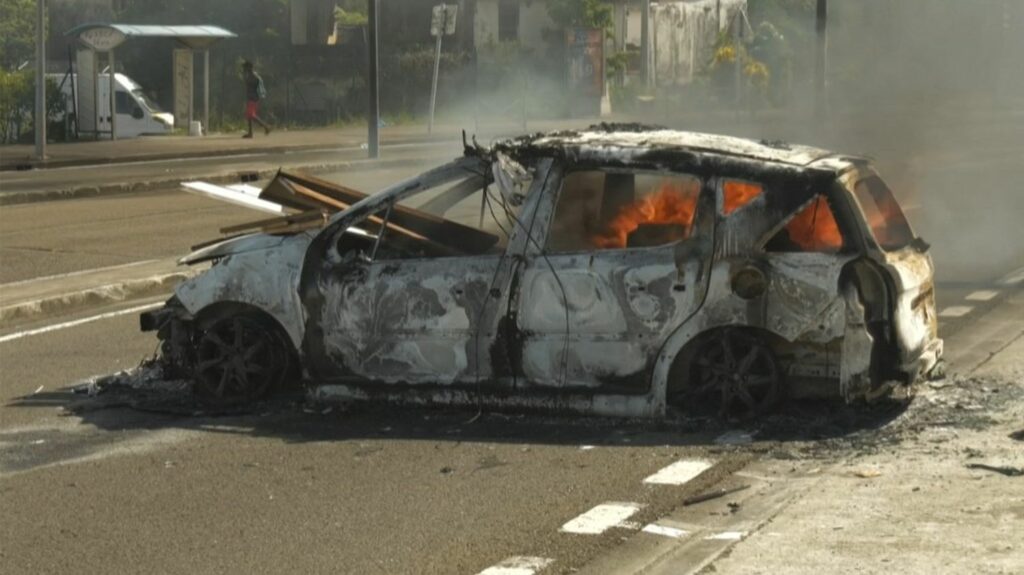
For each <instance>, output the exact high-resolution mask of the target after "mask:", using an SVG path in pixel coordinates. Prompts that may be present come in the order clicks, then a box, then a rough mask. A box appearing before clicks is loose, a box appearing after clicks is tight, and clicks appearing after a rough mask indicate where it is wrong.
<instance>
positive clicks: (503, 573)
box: [479, 557, 554, 575]
mask: <svg viewBox="0 0 1024 575" xmlns="http://www.w3.org/2000/svg"><path fill="white" fill-rule="evenodd" d="M553 562H554V560H553V559H548V558H546V557H509V558H508V559H505V560H504V561H502V562H501V563H498V564H497V565H494V566H493V567H488V568H487V569H484V570H483V571H481V572H480V573H479V575H533V574H534V573H536V572H538V571H540V570H541V569H543V568H545V567H547V566H548V565H551V563H553Z"/></svg>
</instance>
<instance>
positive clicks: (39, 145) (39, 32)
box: [34, 0, 47, 160]
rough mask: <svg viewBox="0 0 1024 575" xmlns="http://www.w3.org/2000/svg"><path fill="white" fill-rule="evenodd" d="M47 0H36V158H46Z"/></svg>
mask: <svg viewBox="0 0 1024 575" xmlns="http://www.w3.org/2000/svg"><path fill="white" fill-rule="evenodd" d="M45 15H46V0H36V118H35V122H34V123H35V129H36V130H35V131H36V159H37V160H45V159H46V121H47V117H46V22H45Z"/></svg>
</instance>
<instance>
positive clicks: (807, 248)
mask: <svg viewBox="0 0 1024 575" xmlns="http://www.w3.org/2000/svg"><path fill="white" fill-rule="evenodd" d="M842 247H843V235H842V234H841V233H840V231H839V224H838V223H836V218H835V215H834V214H833V213H832V208H831V207H830V206H829V204H828V200H827V199H825V196H821V195H819V196H817V197H815V198H814V200H812V201H811V203H810V204H808V205H807V206H805V207H804V208H803V209H802V210H800V212H799V213H797V215H796V216H794V217H793V219H791V220H790V221H789V223H788V224H786V226H785V227H784V228H782V229H781V230H779V232H778V233H777V234H775V235H774V236H773V237H772V239H770V240H768V242H767V243H766V244H765V248H764V249H765V251H769V252H818V253H828V254H834V253H837V252H839V251H840V250H841V249H842Z"/></svg>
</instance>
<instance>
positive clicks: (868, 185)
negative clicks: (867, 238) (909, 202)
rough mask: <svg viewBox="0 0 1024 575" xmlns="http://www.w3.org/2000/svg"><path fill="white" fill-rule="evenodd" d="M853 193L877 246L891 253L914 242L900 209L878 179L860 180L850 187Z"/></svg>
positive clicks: (883, 183)
mask: <svg viewBox="0 0 1024 575" xmlns="http://www.w3.org/2000/svg"><path fill="white" fill-rule="evenodd" d="M853 192H854V195H855V196H856V197H857V203H858V204H860V207H861V210H862V211H863V212H864V217H865V219H866V220H867V223H868V226H869V227H870V228H871V234H872V235H873V236H874V237H875V241H876V242H878V245H879V247H881V248H882V249H884V250H886V251H895V250H900V249H903V248H905V247H907V246H908V245H909V244H910V242H912V241H913V240H914V234H913V232H912V231H911V230H910V224H908V223H907V218H906V216H904V215H903V210H902V209H901V208H900V206H899V204H898V203H896V198H894V197H893V195H892V191H890V190H889V187H888V186H886V185H885V182H883V181H882V179H881V178H879V177H878V176H872V177H870V178H867V179H865V180H861V181H859V182H857V184H856V185H855V186H854V187H853Z"/></svg>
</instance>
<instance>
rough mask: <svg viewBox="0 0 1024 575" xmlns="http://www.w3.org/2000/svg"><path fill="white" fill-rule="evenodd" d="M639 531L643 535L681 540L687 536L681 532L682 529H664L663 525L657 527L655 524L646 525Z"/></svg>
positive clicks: (684, 532)
mask: <svg viewBox="0 0 1024 575" xmlns="http://www.w3.org/2000/svg"><path fill="white" fill-rule="evenodd" d="M641 531H643V532H644V533H650V534H652V535H661V536H663V537H671V538H672V539H682V538H683V537H686V536H687V535H689V533H687V532H686V531H683V530H682V529H677V528H675V527H666V526H665V525H658V524H656V523H651V524H650V525H647V526H646V527H644V528H643V529H641Z"/></svg>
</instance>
